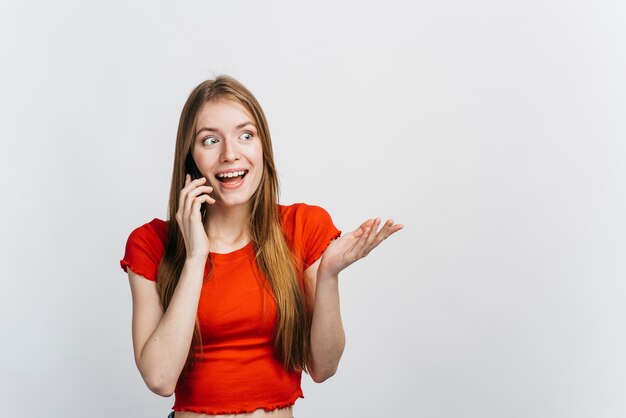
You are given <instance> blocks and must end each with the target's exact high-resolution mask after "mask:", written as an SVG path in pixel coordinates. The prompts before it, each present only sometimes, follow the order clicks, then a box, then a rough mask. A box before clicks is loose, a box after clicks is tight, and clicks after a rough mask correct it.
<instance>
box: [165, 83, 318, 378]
mask: <svg viewBox="0 0 626 418" xmlns="http://www.w3.org/2000/svg"><path fill="white" fill-rule="evenodd" d="M217 99H228V100H233V101H236V102H238V103H240V104H241V105H243V106H244V107H245V108H246V109H247V110H248V112H250V114H251V115H252V117H253V118H254V122H255V124H256V126H257V129H258V135H259V138H260V140H261V144H262V149H263V175H262V177H261V183H260V184H259V187H258V189H257V190H256V191H255V193H254V194H253V195H252V198H251V199H252V202H251V203H252V204H251V213H250V225H249V226H250V234H251V236H252V241H253V244H254V248H255V254H256V262H257V264H258V266H259V269H260V271H261V272H262V273H263V274H264V275H265V276H266V278H267V281H268V282H269V285H270V288H271V290H272V292H273V297H274V299H275V301H276V305H277V318H276V320H277V322H276V330H275V334H274V349H275V352H276V354H277V356H278V358H280V359H281V361H282V363H283V365H284V367H285V368H286V369H287V370H290V371H295V370H305V371H306V363H307V361H308V360H309V358H310V347H309V336H310V320H309V318H308V317H307V312H306V308H305V302H304V295H303V292H302V289H301V288H300V286H299V281H298V275H299V274H301V272H302V270H301V266H300V264H299V263H298V262H297V261H296V260H295V259H294V257H293V255H292V252H291V251H290V248H289V246H288V244H287V241H286V239H285V236H284V235H283V232H282V229H281V226H280V218H279V214H278V207H277V203H278V194H279V186H278V175H277V172H276V168H275V166H274V155H273V151H272V141H271V137H270V132H269V128H268V124H267V120H266V119H265V114H264V113H263V110H262V108H261V106H260V105H259V103H258V101H257V100H256V98H255V97H254V95H253V94H252V93H251V92H250V91H249V90H248V89H247V88H246V87H245V86H243V85H242V84H241V83H240V82H238V81H237V80H235V79H234V78H232V77H230V76H227V75H219V76H217V77H216V78H215V79H214V80H207V81H204V82H202V83H200V84H199V85H198V86H197V87H196V88H195V89H194V90H193V91H192V92H191V94H190V95H189V98H188V99H187V101H186V103H185V105H184V107H183V110H182V113H181V115H180V121H179V124H178V132H177V135H176V150H175V155H174V167H173V172H172V184H171V188H170V196H169V207H168V212H169V216H168V219H169V232H168V243H167V245H166V248H165V253H164V255H163V258H162V259H161V262H160V264H159V270H158V274H157V289H158V292H159V296H160V299H161V303H162V305H163V309H164V310H167V308H168V306H169V303H170V301H171V299H172V295H173V294H174V289H176V285H177V284H178V280H179V278H180V275H181V272H182V269H183V266H184V264H185V256H186V249H185V243H184V238H183V236H182V234H181V232H180V228H179V226H178V223H177V222H176V217H175V216H176V212H177V211H178V206H179V205H178V199H179V195H180V191H181V190H182V189H183V187H184V186H185V174H186V170H185V167H186V164H185V162H186V160H187V158H191V152H192V150H193V146H194V130H195V126H196V119H197V115H198V113H199V111H200V109H201V108H202V106H203V105H204V104H205V103H207V102H209V101H212V100H217ZM204 205H205V204H203V206H204ZM202 214H203V224H204V225H205V227H206V225H208V222H207V219H208V216H209V215H208V212H207V211H203V212H202ZM212 269H213V266H211V265H210V266H209V273H208V275H207V276H205V277H204V278H203V280H210V277H209V276H210V275H211V272H212ZM196 352H202V336H201V333H200V326H199V323H198V318H197V316H196V323H195V327H194V333H193V338H192V341H191V346H190V349H189V354H188V357H187V361H186V363H185V367H184V369H183V372H182V373H181V377H182V376H184V375H185V374H187V373H188V372H189V371H190V370H191V369H193V367H194V366H195V363H196V360H195V353H196Z"/></svg>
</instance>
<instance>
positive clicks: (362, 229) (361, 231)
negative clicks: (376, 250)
mask: <svg viewBox="0 0 626 418" xmlns="http://www.w3.org/2000/svg"><path fill="white" fill-rule="evenodd" d="M371 224H372V219H368V220H367V221H365V222H363V223H362V224H361V225H359V226H358V227H357V229H355V230H354V231H352V232H351V234H352V236H354V238H359V237H361V236H362V235H363V234H364V233H365V230H366V229H367V227H369V226H370V225H371Z"/></svg>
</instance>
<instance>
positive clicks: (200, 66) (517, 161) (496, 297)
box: [0, 0, 626, 418]
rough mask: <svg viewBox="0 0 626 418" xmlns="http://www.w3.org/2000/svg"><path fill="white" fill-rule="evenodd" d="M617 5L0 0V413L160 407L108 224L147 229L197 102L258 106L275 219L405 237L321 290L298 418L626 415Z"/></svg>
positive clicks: (482, 0)
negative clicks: (275, 183) (331, 354)
mask: <svg viewBox="0 0 626 418" xmlns="http://www.w3.org/2000/svg"><path fill="white" fill-rule="evenodd" d="M625 16H626V6H624V4H623V2H618V1H590V0H589V1H564V0H562V1H556V0H543V1H534V0H531V1H496V0H492V1H487V0H479V1H472V2H467V1H460V0H448V1H445V0H444V1H437V2H435V1H432V2H424V1H420V2H409V1H405V2H402V1H398V0H388V1H384V2H383V1H378V2H362V1H361V2H356V1H355V2H341V1H332V2H330V1H329V2H320V1H316V2H286V1H285V2H275V1H230V2H216V1H213V2H212V1H183V2H174V1H171V2H159V1H129V2H121V1H106V2H84V1H51V2H46V1H30V2H29V1H19V2H18V1H3V2H2V3H1V4H0V51H1V57H2V58H1V65H0V136H1V141H2V142H1V143H2V148H1V152H0V170H2V172H1V173H0V174H1V176H0V181H1V182H2V184H1V186H2V189H1V195H2V205H1V209H0V210H1V211H2V212H1V215H2V220H3V239H2V248H1V251H0V254H1V257H2V274H1V280H2V281H1V283H0V286H1V290H0V329H1V344H0V399H2V415H3V416H45V417H64V418H65V417H87V416H88V417H93V418H100V417H102V418H104V417H113V416H123V417H137V418H142V417H163V418H165V417H166V415H167V413H168V412H169V409H170V407H171V405H172V404H173V401H174V399H173V398H169V399H167V398H161V397H159V396H157V395H155V394H153V393H151V392H150V391H149V390H148V389H147V387H146V386H145V385H144V383H143V381H142V380H141V377H140V375H139V373H138V371H137V369H136V367H135V364H134V360H133V355H132V343H131V333H130V319H131V299H130V289H129V286H128V279H127V276H126V274H125V273H124V272H123V271H122V270H121V269H120V267H119V260H120V258H121V257H122V256H123V251H124V245H125V242H126V238H127V237H128V234H129V233H130V231H131V230H132V229H134V228H136V227H137V226H139V225H141V224H143V223H145V222H148V221H150V220H151V219H152V218H154V217H159V218H162V219H163V218H165V217H166V216H167V213H166V208H167V198H168V192H169V184H170V180H171V171H172V161H173V151H174V140H175V134H176V127H177V123H178V117H179V115H180V111H181V109H182V105H183V103H184V101H185V99H186V97H187V95H188V94H189V92H190V91H191V89H192V88H193V87H194V86H195V85H196V84H198V83H199V82H201V81H202V80H204V79H207V78H212V77H213V76H215V75H217V74H221V73H226V74H229V75H232V76H234V77H235V78H237V79H238V80H240V81H241V82H243V83H244V84H245V85H246V86H247V87H248V88H249V89H250V90H251V91H252V92H253V93H254V94H255V95H256V97H257V98H258V100H259V102H260V103H261V105H262V106H263V108H264V110H265V112H266V115H267V118H268V121H269V124H270V129H271V132H272V137H273V140H274V146H275V154H276V160H277V166H278V169H279V173H280V176H281V182H282V197H281V202H282V203H285V204H288V203H293V202H302V201H303V202H307V203H310V204H317V205H320V206H322V207H324V208H326V209H327V210H328V211H329V212H330V213H331V215H332V216H333V219H334V221H335V224H336V225H337V226H338V227H339V228H340V229H342V230H343V231H344V232H347V231H350V230H352V229H354V228H355V227H356V226H357V225H358V224H359V223H361V222H362V221H364V220H365V219H367V218H368V217H374V216H381V217H384V218H389V217H391V218H393V219H395V220H396V221H398V222H400V223H403V224H404V225H405V228H404V230H403V231H401V232H400V233H398V234H397V235H396V236H394V237H393V238H392V239H389V240H387V241H386V242H385V243H384V244H383V245H382V246H380V247H379V248H377V249H376V250H374V251H373V252H372V253H371V255H370V256H369V257H368V258H367V259H365V260H363V261H361V262H359V263H358V264H355V265H354V266H352V267H350V268H349V269H348V270H346V271H345V273H344V274H342V277H341V280H342V283H341V296H342V313H343V319H344V325H345V328H346V334H347V347H346V350H345V353H344V357H343V359H342V362H341V364H340V368H339V371H338V373H337V374H336V375H335V376H334V377H333V378H331V379H330V380H329V381H327V382H325V383H323V384H321V385H317V384H314V383H312V382H311V380H310V378H309V377H308V376H304V378H303V389H304V392H305V396H306V398H305V399H300V400H299V401H298V402H297V403H296V407H295V409H294V415H295V416H296V417H297V418H313V417H315V418H318V417H329V418H333V417H337V418H339V417H342V418H344V417H381V416H384V417H420V418H422V417H423V418H466V417H467V418H471V417H477V418H478V417H480V418H501V417H533V418H534V417H550V418H552V417H594V418H598V417H624V416H626V397H625V396H624V393H626V360H625V359H624V353H626V337H625V334H624V332H625V331H626V320H625V318H626V305H625V304H624V300H625V296H626V283H625V282H624V276H625V274H624V273H625V272H626V271H625V270H626V266H625V262H624V259H625V258H624V251H625V250H626V238H625V237H626V222H625V218H624V214H625V213H626V196H625V191H624V186H625V184H624V179H625V175H626V168H625V166H624V160H625V157H626V145H625V144H624V139H625V138H626V135H625V134H626V127H625V124H624V116H625V114H626V113H625V111H626V81H625V76H624V74H626V48H625V42H624V40H625V39H626V17H625Z"/></svg>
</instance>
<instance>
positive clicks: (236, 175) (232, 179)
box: [215, 170, 248, 183]
mask: <svg viewBox="0 0 626 418" xmlns="http://www.w3.org/2000/svg"><path fill="white" fill-rule="evenodd" d="M246 174H248V170H241V171H233V172H232V173H222V174H217V175H216V176H215V177H217V179H218V180H219V181H220V182H222V183H238V182H240V181H241V180H242V179H243V178H244V177H245V176H246Z"/></svg>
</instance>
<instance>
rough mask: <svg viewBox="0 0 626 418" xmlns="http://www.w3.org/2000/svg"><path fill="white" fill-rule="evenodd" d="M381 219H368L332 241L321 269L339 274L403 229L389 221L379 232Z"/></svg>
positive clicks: (323, 256)
mask: <svg viewBox="0 0 626 418" xmlns="http://www.w3.org/2000/svg"><path fill="white" fill-rule="evenodd" d="M379 225H380V218H376V219H368V220H367V221H365V222H363V223H362V224H361V225H360V226H359V227H358V228H357V229H355V230H354V231H352V232H350V233H348V234H345V235H343V236H341V237H339V238H337V239H335V240H334V241H332V242H331V243H330V244H329V245H328V248H326V251H324V254H322V259H321V261H320V268H323V269H324V270H325V271H327V272H328V273H330V274H339V272H340V271H342V270H343V269H345V268H346V267H348V266H349V265H350V264H352V263H354V262H355V261H357V260H359V259H361V258H363V257H365V256H366V255H368V254H369V253H370V251H372V250H373V249H374V248H376V247H377V246H378V244H380V243H381V242H383V241H384V240H385V239H387V238H388V237H389V236H390V235H392V234H394V233H396V232H398V231H399V230H401V229H402V227H403V225H400V224H394V222H393V221H392V220H391V219H389V220H387V222H385V224H384V225H383V227H382V228H381V229H380V231H378V226H379Z"/></svg>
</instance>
